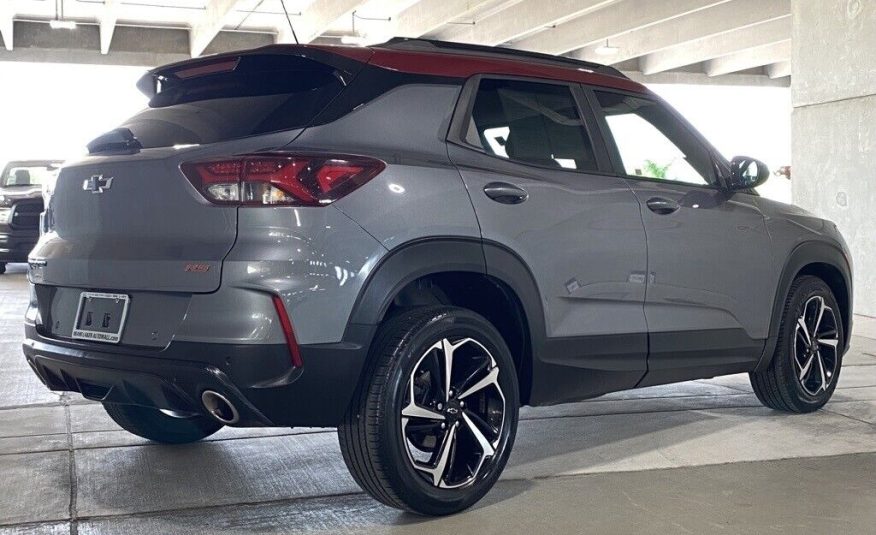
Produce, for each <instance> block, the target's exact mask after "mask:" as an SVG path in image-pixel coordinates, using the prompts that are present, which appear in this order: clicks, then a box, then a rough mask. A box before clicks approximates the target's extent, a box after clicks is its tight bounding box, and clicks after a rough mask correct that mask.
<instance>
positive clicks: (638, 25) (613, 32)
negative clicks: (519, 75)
mask: <svg viewBox="0 0 876 535" xmlns="http://www.w3.org/2000/svg"><path fill="white" fill-rule="evenodd" d="M728 1H729V0H674V1H672V2H666V1H660V2H655V1H654V0H623V1H622V2H618V3H616V4H612V5H610V6H608V7H606V8H605V9H600V10H598V11H594V12H593V13H590V14H589V15H585V16H583V17H579V18H577V19H573V20H571V21H569V22H566V23H565V24H560V25H558V26H557V27H556V28H548V29H546V30H544V31H542V32H539V33H537V34H535V35H533V36H532V37H528V38H526V39H522V40H520V41H517V42H516V43H514V47H515V48H521V49H524V50H534V51H536V52H544V53H547V54H564V53H566V52H569V51H571V50H575V49H577V48H581V47H584V46H587V45H591V44H594V43H599V42H600V41H604V40H606V39H609V38H611V37H614V36H617V35H620V34H623V33H626V32H632V31H636V30H639V29H642V28H646V27H648V26H653V25H656V24H660V23H661V22H666V21H668V20H672V19H674V18H678V17H681V16H684V15H687V14H689V13H693V12H696V11H699V10H701V9H706V8H709V7H712V6H716V5H718V4H722V3H726V2H728Z"/></svg>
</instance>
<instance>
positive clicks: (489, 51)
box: [374, 37, 627, 78]
mask: <svg viewBox="0 0 876 535" xmlns="http://www.w3.org/2000/svg"><path fill="white" fill-rule="evenodd" d="M374 47H376V48H389V49H395V50H421V51H422V50H430V49H431V50H433V51H434V50H435V49H438V50H446V51H453V52H459V53H469V54H476V55H478V56H499V57H502V56H512V57H516V58H520V59H534V60H537V61H539V62H540V63H550V64H555V65H561V66H564V67H575V68H584V69H588V70H591V71H593V72H595V73H599V74H605V75H608V76H616V77H619V78H627V76H626V75H624V73H622V72H620V71H619V70H617V69H615V68H614V67H610V66H608V65H602V64H601V63H593V62H590V61H583V60H579V59H574V58H567V57H564V56H553V55H551V54H542V53H540V52H530V51H527V50H517V49H515V48H502V47H497V46H485V45H471V44H467V43H456V42H453V41H439V40H436V39H421V38H417V37H393V38H392V39H390V40H389V41H387V42H385V43H382V44H379V45H374Z"/></svg>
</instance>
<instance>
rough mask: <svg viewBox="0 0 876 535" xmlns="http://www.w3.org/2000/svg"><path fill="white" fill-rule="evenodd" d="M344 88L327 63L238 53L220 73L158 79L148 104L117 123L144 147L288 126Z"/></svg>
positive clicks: (312, 113)
mask: <svg viewBox="0 0 876 535" xmlns="http://www.w3.org/2000/svg"><path fill="white" fill-rule="evenodd" d="M230 68H233V70H229V69H230ZM343 87H344V85H343V83H342V82H341V79H340V78H339V77H338V76H336V74H335V70H334V69H333V68H332V67H329V66H328V65H324V64H322V63H319V62H316V61H313V60H309V59H305V58H300V57H295V56H283V55H255V56H241V57H240V58H239V59H238V60H236V61H235V60H232V62H231V65H230V66H229V68H228V69H225V71H224V72H217V73H212V74H204V75H199V74H194V75H191V76H189V77H187V78H184V79H182V80H179V79H174V78H171V79H169V80H164V81H162V82H161V83H160V84H159V92H158V93H157V94H156V95H155V96H154V97H153V98H152V99H151V100H150V101H149V107H148V108H146V109H145V110H143V111H141V112H140V113H138V114H137V115H135V116H133V117H131V118H130V119H128V120H127V121H126V122H125V123H124V124H122V125H121V126H122V128H128V129H130V130H131V132H132V133H133V134H134V137H136V138H137V140H138V141H139V142H140V144H141V145H142V146H143V147H144V148H152V147H170V146H173V145H186V144H205V143H215V142H217V141H225V140H229V139H235V138H240V137H246V136H252V135H257V134H266V133H270V132H278V131H281V130H291V129H295V128H301V127H303V126H306V125H307V124H308V123H309V122H310V121H311V120H312V119H313V118H314V117H315V116H316V114H318V113H319V112H320V111H321V110H322V109H323V108H324V107H325V106H326V105H327V104H328V103H329V102H331V100H332V99H333V98H334V97H335V96H337V95H338V93H340V92H341V90H342V89H343Z"/></svg>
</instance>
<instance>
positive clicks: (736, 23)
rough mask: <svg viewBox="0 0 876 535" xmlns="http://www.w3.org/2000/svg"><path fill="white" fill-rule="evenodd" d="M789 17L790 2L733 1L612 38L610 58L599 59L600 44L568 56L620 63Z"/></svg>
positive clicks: (774, 0) (784, 0)
mask: <svg viewBox="0 0 876 535" xmlns="http://www.w3.org/2000/svg"><path fill="white" fill-rule="evenodd" d="M670 3H671V2H670ZM790 14H791V0H733V1H732V2H727V3H724V4H720V5H716V6H714V7H711V8H709V9H704V10H701V11H697V12H694V13H690V14H688V15H685V16H683V17H679V18H675V19H672V20H669V21H666V22H664V23H662V24H659V25H654V26H650V27H646V28H642V29H640V30H635V31H632V32H629V33H627V34H624V35H621V36H617V37H614V38H612V39H611V42H610V44H611V46H614V47H617V48H618V53H617V54H615V55H613V56H610V57H606V56H600V55H599V54H598V53H597V48H598V46H599V45H600V44H601V43H597V44H594V45H591V46H588V47H585V48H582V49H580V50H576V51H575V52H574V53H572V54H570V56H572V57H574V58H577V59H583V60H585V61H598V62H600V63H606V62H609V63H621V62H623V61H627V60H629V59H633V58H637V57H641V56H644V55H646V54H651V53H653V52H657V51H659V50H663V49H666V48H670V47H673V46H678V45H681V44H684V43H689V42H691V41H696V40H698V39H704V38H706V37H711V36H714V35H719V34H721V33H724V32H729V31H733V30H736V29H738V28H744V27H746V26H751V25H754V24H760V23H763V22H767V21H770V20H774V19H778V18H783V17H788V16H790Z"/></svg>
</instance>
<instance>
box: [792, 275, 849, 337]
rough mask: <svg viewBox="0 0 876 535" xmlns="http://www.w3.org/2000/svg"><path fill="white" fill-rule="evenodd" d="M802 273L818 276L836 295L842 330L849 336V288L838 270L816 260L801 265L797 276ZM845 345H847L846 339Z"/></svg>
mask: <svg viewBox="0 0 876 535" xmlns="http://www.w3.org/2000/svg"><path fill="white" fill-rule="evenodd" d="M803 275H812V276H814V277H818V278H819V279H821V280H823V281H824V282H825V283H826V284H827V285H828V286H829V287H830V290H831V291H832V292H833V295H834V297H836V301H837V303H839V306H840V308H841V309H842V310H840V317H841V318H842V322H843V332H844V333H846V336H847V337H848V336H851V333H850V332H849V320H850V319H851V318H850V316H851V315H852V311H851V309H850V306H849V290H848V286H847V285H846V281H845V279H844V278H843V275H842V273H841V272H840V270H838V269H837V268H836V267H835V266H833V265H831V264H825V263H822V262H816V263H812V264H807V265H806V266H803V268H802V269H801V270H800V271H799V272H798V273H797V277H801V276H803ZM846 345H848V339H847V340H846Z"/></svg>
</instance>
